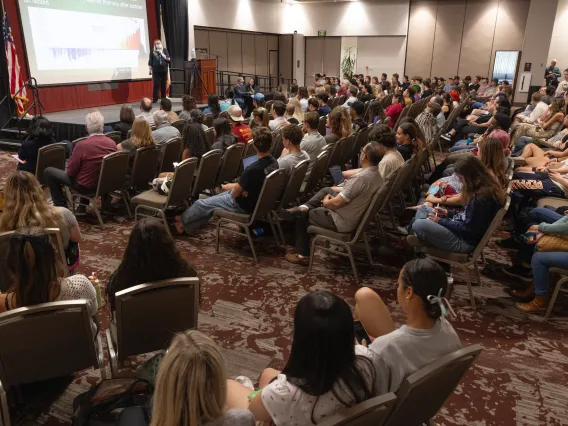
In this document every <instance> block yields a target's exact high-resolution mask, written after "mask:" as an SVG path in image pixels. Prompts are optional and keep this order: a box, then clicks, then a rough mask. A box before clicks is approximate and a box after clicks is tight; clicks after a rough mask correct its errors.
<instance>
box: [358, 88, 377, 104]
mask: <svg viewBox="0 0 568 426" xmlns="http://www.w3.org/2000/svg"><path fill="white" fill-rule="evenodd" d="M373 99H374V96H373V88H372V87H371V85H370V84H368V83H365V84H363V85H362V86H361V99H360V101H361V102H363V103H365V102H369V101H371V100H373Z"/></svg>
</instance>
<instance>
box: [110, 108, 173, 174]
mask: <svg viewBox="0 0 568 426" xmlns="http://www.w3.org/2000/svg"><path fill="white" fill-rule="evenodd" d="M158 113H159V114H160V117H159V120H162V119H163V120H167V116H166V113H165V112H164V111H156V113H155V114H158ZM166 124H168V126H170V125H169V123H168V122H167V121H166ZM170 127H171V126H170ZM172 129H174V130H175V128H174V127H172ZM176 131H177V130H176ZM154 132H155V131H154ZM178 136H179V132H178ZM169 139H170V138H167V139H160V141H157V140H155V139H154V137H153V135H152V130H151V129H150V124H149V123H148V121H147V120H145V119H143V118H141V117H138V118H137V119H136V120H134V124H133V125H132V132H131V133H130V138H129V139H126V140H125V141H124V142H121V143H120V144H118V145H117V147H116V149H117V150H118V151H126V152H128V153H130V163H131V164H130V165H131V166H132V163H133V161H134V156H135V155H136V150H137V149H138V148H144V147H147V146H155V145H156V143H158V144H160V145H163V144H164V143H166V141H168V140H169Z"/></svg>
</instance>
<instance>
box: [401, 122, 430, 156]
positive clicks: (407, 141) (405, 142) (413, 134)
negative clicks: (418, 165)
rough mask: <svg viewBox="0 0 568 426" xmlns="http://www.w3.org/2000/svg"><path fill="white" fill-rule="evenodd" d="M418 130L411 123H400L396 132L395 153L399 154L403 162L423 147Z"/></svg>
mask: <svg viewBox="0 0 568 426" xmlns="http://www.w3.org/2000/svg"><path fill="white" fill-rule="evenodd" d="M420 133H421V132H420V130H419V129H418V127H417V126H415V125H414V124H412V123H402V124H401V125H400V126H398V129H397V131H396V141H397V143H398V146H397V147H396V149H397V151H398V152H400V155H402V158H404V161H406V160H409V159H410V157H412V155H413V154H415V153H417V152H419V151H420V150H421V149H422V148H423V147H424V146H425V144H424V141H423V140H422V139H420Z"/></svg>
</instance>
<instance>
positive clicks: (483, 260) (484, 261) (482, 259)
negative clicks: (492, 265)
mask: <svg viewBox="0 0 568 426" xmlns="http://www.w3.org/2000/svg"><path fill="white" fill-rule="evenodd" d="M481 261H482V262H483V264H484V265H485V264H486V263H487V261H486V260H485V255H484V254H483V250H481Z"/></svg>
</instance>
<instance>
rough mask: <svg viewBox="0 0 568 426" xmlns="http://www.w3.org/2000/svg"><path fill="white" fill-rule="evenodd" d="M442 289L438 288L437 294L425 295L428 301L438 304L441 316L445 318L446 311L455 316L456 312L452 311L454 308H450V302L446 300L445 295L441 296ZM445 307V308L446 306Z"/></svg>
mask: <svg viewBox="0 0 568 426" xmlns="http://www.w3.org/2000/svg"><path fill="white" fill-rule="evenodd" d="M442 291H443V290H442V289H440V291H439V292H438V295H437V296H434V295H429V296H428V297H427V299H428V301H429V302H430V303H431V304H432V305H435V304H436V303H437V304H438V305H440V310H441V311H442V316H443V317H444V318H446V317H447V316H448V313H449V314H450V315H451V316H452V317H453V318H455V317H457V315H456V313H455V312H454V310H453V309H452V306H451V305H450V302H448V299H446V298H445V297H443V296H442ZM446 307H447V308H446Z"/></svg>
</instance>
